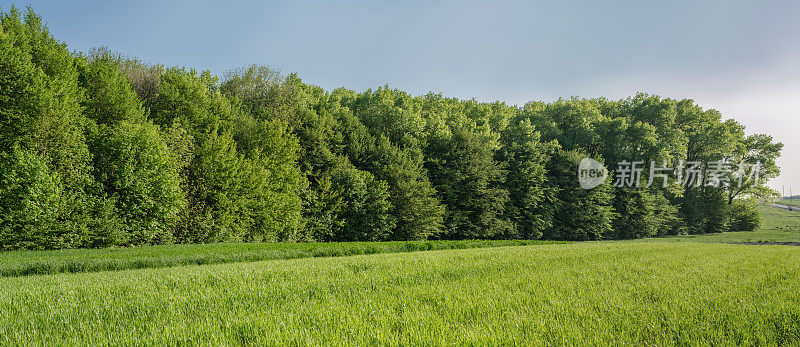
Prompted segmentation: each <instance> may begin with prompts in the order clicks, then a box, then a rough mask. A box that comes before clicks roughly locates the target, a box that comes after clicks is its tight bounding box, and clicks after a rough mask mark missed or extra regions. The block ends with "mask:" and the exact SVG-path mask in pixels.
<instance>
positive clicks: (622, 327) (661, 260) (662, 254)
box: [0, 242, 800, 345]
mask: <svg viewBox="0 0 800 347" xmlns="http://www.w3.org/2000/svg"><path fill="white" fill-rule="evenodd" d="M798 262H800V249H799V248H798V247H792V246H745V245H729V244H712V243H696V242H681V243H653V242H649V243H648V242H593V243H574V244H563V245H534V246H521V247H500V248H484V249H469V250H459V251H433V252H416V253H397V254H379V255H369V256H353V257H343V258H316V259H294V260H283V261H266V262H254V263H244V264H219V265H206V266H188V267H174V268H169V269H141V270H129V271H115V272H102V273H89V274H57V275H47V276H27V277H15V278H2V279H0V312H3V313H4V314H3V315H0V344H6V343H11V344H14V343H18V342H24V343H34V344H36V343H42V342H46V344H53V343H55V344H58V343H62V342H69V343H78V344H91V345H97V344H103V343H112V344H119V343H122V344H137V345H138V344H158V345H162V344H167V342H169V343H171V344H175V343H180V342H191V343H206V344H241V343H247V344H259V345H261V344H272V343H280V344H307V343H312V344H335V345H342V344H345V345H349V344H364V345H371V344H376V343H378V342H380V343H388V344H409V343H432V344H441V343H456V344H459V343H478V344H512V343H514V344H520V345H526V344H529V343H536V342H539V343H542V342H546V343H550V344H579V345H583V344H615V345H616V344H621V343H633V344H644V343H647V344H657V345H659V344H673V343H678V344H690V343H691V344H693V343H698V342H700V341H704V342H706V343H709V342H710V343H722V344H726V343H735V344H743V343H759V342H760V343H765V342H771V343H778V344H786V343H790V342H792V341H795V342H796V341H798V339H800V329H798V327H800V290H799V289H800V268H799V267H797V263H798Z"/></svg>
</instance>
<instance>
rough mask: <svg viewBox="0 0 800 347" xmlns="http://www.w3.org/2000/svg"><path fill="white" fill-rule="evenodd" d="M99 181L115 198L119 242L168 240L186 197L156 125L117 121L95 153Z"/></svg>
mask: <svg viewBox="0 0 800 347" xmlns="http://www.w3.org/2000/svg"><path fill="white" fill-rule="evenodd" d="M96 160H97V164H96V165H97V167H98V168H102V169H101V171H100V172H99V173H98V176H99V179H98V181H100V182H102V183H103V184H104V187H105V189H106V193H107V194H108V195H109V196H110V197H111V198H112V199H113V200H114V201H115V202H116V212H117V214H118V215H119V216H120V217H121V219H122V221H123V223H124V226H123V228H124V229H125V233H124V235H123V239H121V240H118V243H120V244H133V245H139V244H154V243H166V242H171V241H172V239H173V232H174V229H175V226H176V223H177V221H178V216H179V213H180V211H181V210H182V209H183V208H184V206H185V204H186V201H185V196H184V192H183V190H182V189H181V186H180V176H179V171H178V170H179V169H180V167H179V166H178V165H177V164H176V163H177V160H176V158H175V155H174V153H173V152H172V151H170V149H169V147H168V146H167V144H166V143H165V142H164V139H163V138H162V136H161V134H160V132H159V129H158V128H157V127H156V126H154V125H152V124H150V123H148V122H144V123H139V124H137V123H129V122H122V123H120V124H119V125H118V126H117V127H116V128H115V129H114V131H113V133H112V134H111V136H109V137H108V139H107V140H106V141H105V142H104V143H103V145H102V149H101V150H100V151H99V153H98V156H97V159H96Z"/></svg>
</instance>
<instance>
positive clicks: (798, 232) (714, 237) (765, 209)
mask: <svg viewBox="0 0 800 347" xmlns="http://www.w3.org/2000/svg"><path fill="white" fill-rule="evenodd" d="M758 210H759V212H760V213H761V227H760V228H759V229H758V230H756V231H752V232H728V233H717V234H705V235H686V236H679V237H672V238H667V239H666V240H669V241H693V242H725V243H748V242H800V212H794V211H788V210H783V209H779V208H774V207H769V206H759V207H758ZM653 240H657V241H661V240H664V239H660V238H659V239H653Z"/></svg>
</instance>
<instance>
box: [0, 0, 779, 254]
mask: <svg viewBox="0 0 800 347" xmlns="http://www.w3.org/2000/svg"><path fill="white" fill-rule="evenodd" d="M0 22H1V23H0V157H2V159H0V249H3V250H12V249H64V248H97V247H110V246H137V245H152V244H172V243H216V242H311V241H316V242H328V241H331V242H334V241H335V242H341V241H400V240H403V241H404V240H465V239H527V240H536V239H546V240H601V239H632V238H645V237H653V236H661V235H678V234H705V233H718V232H723V231H743V230H754V229H755V228H757V227H758V225H759V215H758V211H757V209H756V206H757V203H758V202H759V201H765V200H768V199H772V198H774V197H775V194H776V193H775V192H774V191H772V190H771V189H769V188H768V187H767V186H766V182H768V181H769V179H771V178H774V177H776V176H777V175H778V174H779V172H780V169H779V168H778V166H777V164H776V161H775V160H776V158H778V157H779V156H780V151H781V149H782V144H780V143H778V142H776V141H775V140H774V139H773V138H772V137H771V136H769V135H766V134H748V133H747V132H746V130H745V128H744V126H743V125H742V124H740V123H738V122H736V121H735V120H732V119H729V118H727V117H725V116H723V115H722V114H720V112H718V111H716V110H714V109H704V108H702V107H700V106H699V105H698V103H697V102H695V101H693V100H689V99H684V100H675V99H670V98H664V97H659V96H656V95H647V94H641V93H640V94H637V95H635V96H631V97H628V98H626V99H623V100H609V99H606V98H591V99H587V98H578V97H570V98H563V99H559V100H557V101H553V102H539V101H531V102H528V103H526V104H524V105H522V106H517V105H510V104H507V103H505V102H502V101H495V102H479V101H477V100H475V99H471V100H462V99H458V98H451V97H446V96H443V95H442V94H438V93H428V94H425V95H411V94H409V93H407V92H404V91H401V90H397V89H393V88H390V87H389V86H383V87H379V88H377V89H375V90H366V91H363V92H358V91H353V90H349V89H345V88H338V89H334V90H324V89H323V88H320V87H318V86H315V85H312V84H309V83H305V82H303V81H302V80H301V79H300V78H299V77H298V76H297V75H296V74H286V75H284V74H281V73H279V72H278V71H276V70H273V69H271V68H269V67H267V66H260V65H253V66H247V67H241V68H234V69H231V70H228V71H227V72H226V73H225V74H224V75H223V76H215V75H213V74H212V73H210V72H209V71H200V70H195V69H193V68H189V67H167V66H163V65H160V64H157V63H150V62H147V61H145V60H142V59H139V58H132V57H129V56H126V55H124V54H122V53H117V52H113V51H111V50H109V49H106V48H98V49H95V50H93V51H91V52H71V51H70V50H69V49H68V47H67V46H66V44H65V43H63V42H61V41H59V40H58V39H56V38H55V37H54V36H53V34H51V33H50V31H49V29H48V28H47V27H46V25H45V24H44V22H43V19H42V18H41V17H39V16H38V15H37V14H36V13H35V12H34V11H32V10H31V9H27V10H24V11H20V10H18V9H15V8H11V9H9V10H8V11H6V12H3V13H2V14H1V15H0ZM587 157H589V158H594V159H596V160H599V161H602V162H604V163H605V165H606V166H607V167H608V168H609V170H611V171H613V170H614V169H615V168H616V164H617V163H619V162H621V161H623V160H627V161H632V160H642V161H644V162H646V163H650V162H656V163H666V164H667V165H670V166H673V167H674V166H678V165H679V163H684V162H690V161H699V162H713V161H719V160H726V161H730V162H733V163H751V164H753V163H759V164H760V165H761V171H760V175H758V176H757V177H756V178H754V179H752V180H749V181H748V182H746V183H745V184H743V185H734V184H730V185H720V186H715V185H708V184H700V185H699V186H691V187H689V186H683V185H681V184H679V182H677V181H676V180H673V181H670V182H669V183H668V184H665V185H661V184H655V185H647V186H646V185H645V184H642V185H639V186H626V187H614V186H613V185H611V184H610V183H611V182H610V181H611V178H610V177H609V182H608V183H609V184H604V185H600V186H598V187H595V188H593V189H583V188H581V187H580V185H579V183H578V179H577V172H578V163H579V162H580V161H581V159H583V158H587ZM649 174H650V173H649V172H647V171H645V172H644V173H643V175H642V176H641V178H640V179H641V180H642V181H644V182H646V181H648V178H649V177H648V175H649ZM731 180H733V179H731Z"/></svg>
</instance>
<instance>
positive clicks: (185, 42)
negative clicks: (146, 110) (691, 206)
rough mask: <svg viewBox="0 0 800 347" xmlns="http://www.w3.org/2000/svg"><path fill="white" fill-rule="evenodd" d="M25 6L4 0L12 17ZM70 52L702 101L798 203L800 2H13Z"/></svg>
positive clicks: (466, 88) (319, 81)
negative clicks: (768, 157) (772, 145)
mask: <svg viewBox="0 0 800 347" xmlns="http://www.w3.org/2000/svg"><path fill="white" fill-rule="evenodd" d="M10 3H11V2H8V1H5V0H0V7H1V8H3V9H5V8H8V6H9V5H10ZM13 3H14V4H15V5H16V6H18V7H25V6H28V5H30V6H32V7H33V8H34V9H35V10H36V11H37V12H38V13H39V14H40V15H42V16H43V17H44V20H45V21H46V22H47V23H48V25H49V27H50V29H51V30H52V31H53V32H54V34H55V36H56V37H57V38H58V39H60V40H63V41H65V42H66V43H67V44H68V45H69V47H70V49H73V50H79V51H87V50H89V49H91V48H93V47H98V46H103V45H104V46H107V47H109V48H111V49H112V50H115V51H119V52H121V53H123V54H126V55H130V56H136V57H140V58H143V59H145V60H147V61H149V62H158V63H162V64H165V65H187V66H192V67H196V68H199V69H209V70H211V71H212V72H214V73H217V74H221V73H223V72H224V71H225V70H227V69H230V68H235V67H239V66H244V65H250V64H263V65H269V66H271V67H273V68H275V69H278V70H280V71H282V72H284V73H288V72H296V73H298V74H299V76H300V77H301V78H302V79H303V80H305V81H307V82H310V83H313V84H316V85H319V86H322V87H324V88H326V89H332V88H336V87H340V86H344V87H347V88H350V89H355V90H365V89H368V88H376V87H378V86H381V85H383V84H387V83H388V84H389V85H390V86H391V87H394V88H400V89H403V90H407V91H410V92H412V93H414V94H423V93H426V92H428V91H434V92H441V93H443V94H445V95H447V96H454V97H459V98H476V99H478V100H482V101H491V100H498V99H499V100H504V101H506V102H509V103H512V104H523V103H524V102H525V101H529V100H544V101H551V100H554V99H557V98H558V97H569V96H573V95H576V96H582V97H597V96H605V97H608V98H612V99H620V98H625V97H627V96H630V95H633V94H635V93H636V92H637V91H642V92H648V93H654V94H658V95H661V96H664V97H671V98H692V99H695V100H696V101H697V102H698V103H699V104H701V105H702V106H704V107H706V108H716V109H718V110H720V111H721V112H722V113H723V114H724V115H725V116H726V117H729V118H735V119H737V120H739V121H740V122H742V123H743V124H745V125H746V126H747V128H748V131H749V132H762V133H768V134H771V135H774V136H775V137H776V138H777V139H778V140H779V141H781V142H783V143H784V144H785V147H784V152H783V158H782V159H781V161H780V165H781V167H782V168H783V174H782V175H781V177H779V178H778V179H776V180H775V181H773V183H772V186H773V187H774V188H776V189H778V190H781V188H782V187H783V186H785V187H786V193H787V194H788V193H789V188H790V187H791V188H792V189H793V192H794V193H796V194H798V193H800V136H798V134H797V132H798V130H800V20H798V19H797V18H798V16H799V15H800V3H796V2H795V3H793V2H790V1H784V2H763V1H704V2H694V1H671V2H656V1H641V0H640V1H617V2H613V3H612V2H607V3H601V2H589V1H585V2H578V1H545V2H513V1H512V2H509V1H492V2H488V1H487V2H455V1H395V2H388V1H387V2H383V1H342V2H337V3H332V2H322V1H286V2H264V1H224V2H203V1H136V2H121V1H119V2H118V1H69V2H67V1H14V2H13Z"/></svg>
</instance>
